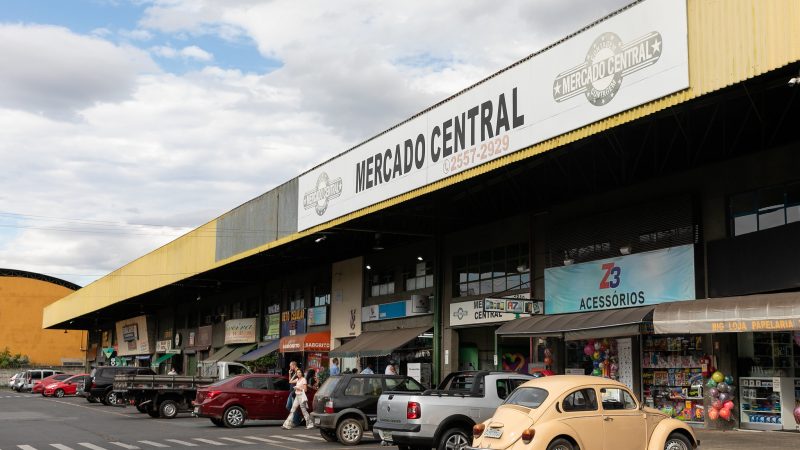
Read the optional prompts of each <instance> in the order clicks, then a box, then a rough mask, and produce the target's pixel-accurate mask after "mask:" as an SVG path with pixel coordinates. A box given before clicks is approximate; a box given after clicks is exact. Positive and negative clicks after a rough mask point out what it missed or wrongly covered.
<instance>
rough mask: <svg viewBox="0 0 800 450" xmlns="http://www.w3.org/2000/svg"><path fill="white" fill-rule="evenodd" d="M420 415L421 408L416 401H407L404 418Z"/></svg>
mask: <svg viewBox="0 0 800 450" xmlns="http://www.w3.org/2000/svg"><path fill="white" fill-rule="evenodd" d="M420 417H422V410H421V409H420V407H419V403H417V402H408V407H407V408H406V419H419V418H420Z"/></svg>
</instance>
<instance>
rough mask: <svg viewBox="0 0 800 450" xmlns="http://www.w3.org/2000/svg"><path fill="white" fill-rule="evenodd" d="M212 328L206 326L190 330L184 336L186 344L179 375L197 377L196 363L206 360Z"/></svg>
mask: <svg viewBox="0 0 800 450" xmlns="http://www.w3.org/2000/svg"><path fill="white" fill-rule="evenodd" d="M212 331H213V327H212V326H211V325H206V326H202V327H198V328H197V329H190V330H189V331H188V332H187V333H186V334H187V337H186V343H185V344H184V347H183V349H182V350H183V354H184V358H183V364H184V366H183V371H182V372H181V373H183V374H186V375H190V376H194V375H197V363H198V361H204V360H205V359H207V358H208V351H209V349H210V348H211V336H212Z"/></svg>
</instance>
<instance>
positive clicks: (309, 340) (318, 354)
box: [279, 331, 331, 371]
mask: <svg viewBox="0 0 800 450" xmlns="http://www.w3.org/2000/svg"><path fill="white" fill-rule="evenodd" d="M279 342H280V344H279V350H280V352H281V355H282V356H283V358H284V360H286V361H287V364H286V366H287V367H288V362H290V361H295V362H297V363H298V364H300V365H301V366H302V367H303V369H304V370H307V369H314V370H317V371H319V370H321V369H323V368H326V367H328V352H330V350H331V332H330V331H320V332H316V333H305V334H297V335H294V336H285V337H282V338H281V340H280V341H279Z"/></svg>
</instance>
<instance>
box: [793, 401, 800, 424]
mask: <svg viewBox="0 0 800 450" xmlns="http://www.w3.org/2000/svg"><path fill="white" fill-rule="evenodd" d="M794 421H795V422H797V424H798V425H800V405H797V408H795V409H794Z"/></svg>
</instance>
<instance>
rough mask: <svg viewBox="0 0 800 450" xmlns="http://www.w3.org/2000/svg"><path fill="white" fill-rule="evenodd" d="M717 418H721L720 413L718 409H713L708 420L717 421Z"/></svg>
mask: <svg viewBox="0 0 800 450" xmlns="http://www.w3.org/2000/svg"><path fill="white" fill-rule="evenodd" d="M717 417H719V411H717V410H716V409H712V410H711V411H709V412H708V420H717Z"/></svg>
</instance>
